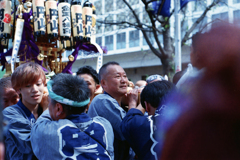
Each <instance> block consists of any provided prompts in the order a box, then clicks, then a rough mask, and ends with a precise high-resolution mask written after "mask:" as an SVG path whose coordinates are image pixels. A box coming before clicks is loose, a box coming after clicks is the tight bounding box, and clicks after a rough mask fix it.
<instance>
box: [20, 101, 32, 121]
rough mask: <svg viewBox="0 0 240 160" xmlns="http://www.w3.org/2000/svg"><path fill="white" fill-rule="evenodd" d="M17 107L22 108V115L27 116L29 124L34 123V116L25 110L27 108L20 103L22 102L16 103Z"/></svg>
mask: <svg viewBox="0 0 240 160" xmlns="http://www.w3.org/2000/svg"><path fill="white" fill-rule="evenodd" d="M17 105H18V106H20V107H21V108H22V110H23V111H24V113H25V114H26V115H27V117H28V119H29V121H30V122H32V121H34V122H35V121H36V119H35V117H34V115H33V114H32V112H31V111H29V109H27V107H26V106H25V105H24V104H23V103H22V100H19V101H18V103H17Z"/></svg>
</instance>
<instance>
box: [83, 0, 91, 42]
mask: <svg viewBox="0 0 240 160" xmlns="http://www.w3.org/2000/svg"><path fill="white" fill-rule="evenodd" d="M91 30H92V3H91V2H89V0H87V1H86V2H84V4H83V35H84V40H85V42H87V43H90V42H91Z"/></svg>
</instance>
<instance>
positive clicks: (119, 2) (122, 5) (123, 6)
mask: <svg viewBox="0 0 240 160" xmlns="http://www.w3.org/2000/svg"><path fill="white" fill-rule="evenodd" d="M116 6H117V8H116V9H117V10H118V9H123V8H125V7H126V4H125V3H124V2H123V1H119V0H117V4H116Z"/></svg>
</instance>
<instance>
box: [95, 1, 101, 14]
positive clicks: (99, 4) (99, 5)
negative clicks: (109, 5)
mask: <svg viewBox="0 0 240 160" xmlns="http://www.w3.org/2000/svg"><path fill="white" fill-rule="evenodd" d="M94 5H95V7H96V9H97V10H96V15H101V14H103V13H102V1H101V0H99V1H97V2H94Z"/></svg>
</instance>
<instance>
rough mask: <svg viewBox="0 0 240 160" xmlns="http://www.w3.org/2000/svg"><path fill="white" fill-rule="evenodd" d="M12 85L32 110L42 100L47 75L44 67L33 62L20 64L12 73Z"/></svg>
mask: <svg viewBox="0 0 240 160" xmlns="http://www.w3.org/2000/svg"><path fill="white" fill-rule="evenodd" d="M11 81H12V87H13V88H14V89H15V90H16V91H17V92H18V93H19V94H21V100H22V103H23V104H24V105H25V106H26V107H27V108H28V109H29V110H30V111H32V110H33V109H34V108H35V107H36V106H37V105H38V104H39V103H40V102H41V100H42V96H43V92H44V85H45V84H46V77H45V73H44V71H43V69H42V67H41V66H40V65H39V64H37V63H33V62H28V63H24V64H22V65H20V66H19V67H17V68H16V70H15V71H14V72H13V74H12V78H11Z"/></svg>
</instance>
